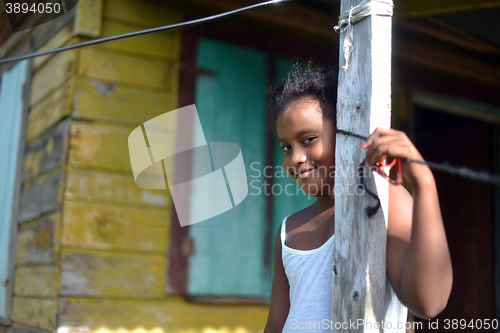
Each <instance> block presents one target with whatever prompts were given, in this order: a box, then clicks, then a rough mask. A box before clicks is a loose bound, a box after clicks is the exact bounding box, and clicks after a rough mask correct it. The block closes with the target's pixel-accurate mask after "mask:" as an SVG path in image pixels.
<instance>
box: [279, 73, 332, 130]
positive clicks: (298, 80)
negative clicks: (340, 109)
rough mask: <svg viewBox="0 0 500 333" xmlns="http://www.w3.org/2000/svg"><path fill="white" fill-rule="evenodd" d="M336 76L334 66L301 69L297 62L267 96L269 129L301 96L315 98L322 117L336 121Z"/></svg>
mask: <svg viewBox="0 0 500 333" xmlns="http://www.w3.org/2000/svg"><path fill="white" fill-rule="evenodd" d="M337 77H338V69H337V68H335V67H318V68H311V66H310V64H309V66H308V67H307V68H306V69H305V70H303V69H301V68H300V66H299V65H298V64H295V65H294V69H293V70H292V71H291V72H290V73H289V74H288V77H287V78H286V79H285V80H284V82H283V84H282V85H280V86H278V87H276V88H274V89H273V90H272V91H271V93H270V96H269V110H270V119H271V123H270V124H269V125H270V130H271V131H273V132H274V131H275V130H276V119H277V118H278V116H279V115H280V114H281V113H282V112H283V111H285V110H286V108H287V107H288V106H289V105H290V104H291V103H293V102H295V101H297V100H299V99H300V98H303V97H310V98H314V99H317V100H318V101H319V102H320V106H321V109H322V111H323V117H325V118H329V119H332V120H333V121H336V111H337V107H336V104H337Z"/></svg>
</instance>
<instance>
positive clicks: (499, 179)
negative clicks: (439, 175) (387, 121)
mask: <svg viewBox="0 0 500 333" xmlns="http://www.w3.org/2000/svg"><path fill="white" fill-rule="evenodd" d="M336 132H337V133H340V134H344V135H348V136H353V137H356V138H360V139H363V140H366V139H368V137H367V136H363V135H360V134H356V133H353V132H350V131H345V130H341V129H338V128H337V129H336ZM401 161H402V162H411V163H419V164H425V165H427V166H428V167H429V168H431V169H434V170H439V171H442V172H446V173H449V174H452V175H457V176H460V177H463V178H469V179H471V180H476V181H480V182H483V183H487V184H490V185H496V186H500V176H497V175H490V174H488V173H486V172H484V171H474V170H471V169H469V168H466V167H456V166H452V165H450V164H449V163H436V162H430V161H420V160H414V159H411V158H403V159H402V160H401Z"/></svg>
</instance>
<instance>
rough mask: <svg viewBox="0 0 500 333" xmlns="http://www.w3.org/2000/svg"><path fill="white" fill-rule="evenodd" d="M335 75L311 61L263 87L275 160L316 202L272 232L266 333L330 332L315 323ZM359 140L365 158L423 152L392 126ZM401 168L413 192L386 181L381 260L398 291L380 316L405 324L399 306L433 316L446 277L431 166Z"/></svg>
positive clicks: (328, 219)
mask: <svg viewBox="0 0 500 333" xmlns="http://www.w3.org/2000/svg"><path fill="white" fill-rule="evenodd" d="M336 81H337V78H336V71H334V70H333V69H331V68H319V69H314V70H309V71H306V72H305V73H295V74H291V75H290V76H289V77H288V79H287V80H286V81H285V83H284V84H283V85H282V86H281V87H279V88H277V89H276V90H275V91H274V92H273V93H272V94H271V100H270V107H271V110H272V113H273V118H274V120H275V126H276V131H277V135H278V140H279V144H280V146H281V149H282V150H283V166H284V167H285V169H287V171H288V173H289V174H290V175H291V176H292V177H293V178H294V179H295V181H296V182H297V183H298V184H299V185H300V186H301V188H302V189H303V190H304V191H305V192H306V193H308V194H309V195H312V196H314V197H316V198H317V201H316V202H315V203H314V204H313V205H311V206H309V207H308V208H306V209H304V210H302V211H299V212H297V213H295V214H292V215H290V216H288V217H286V218H285V220H284V221H283V223H282V226H281V228H280V229H279V230H278V233H277V234H276V240H275V250H274V278H273V284H272V292H271V306H270V310H269V318H268V321H267V324H266V328H265V330H264V332H265V333H279V332H329V326H325V325H321V327H318V326H317V325H314V323H316V324H317V323H325V322H328V323H329V322H330V320H329V318H330V300H331V296H330V288H331V286H330V284H331V272H330V269H331V268H330V266H331V261H332V254H333V244H334V233H335V225H334V216H333V215H334V193H333V191H332V189H333V188H334V186H333V185H334V179H333V177H332V176H331V174H332V172H331V170H333V167H334V165H335V151H334V150H335V128H336V127H335V119H336V118H335V112H336V111H335V110H336V107H335V105H336V90H337V89H336V85H335V82H336ZM360 144H361V143H360ZM362 147H363V148H364V149H366V160H365V162H366V163H367V164H369V165H374V164H375V163H376V162H377V161H378V160H379V159H380V158H381V157H382V155H386V156H387V158H388V160H391V159H392V158H398V159H403V158H405V157H408V158H411V159H415V160H422V159H423V158H422V156H421V155H420V153H419V152H418V150H417V149H416V148H415V146H414V145H413V143H412V142H411V141H410V140H409V139H408V137H407V136H406V135H405V134H404V133H403V132H399V131H396V130H393V129H383V128H377V129H376V130H375V131H374V132H373V133H372V134H371V135H370V137H369V138H368V139H367V140H366V141H365V142H363V143H362ZM403 174H404V176H405V177H406V179H407V180H408V182H409V183H410V184H411V186H412V188H413V198H412V196H411V195H410V194H409V193H408V192H407V191H406V189H405V188H404V187H403V186H401V185H392V184H391V185H390V188H389V213H388V226H387V260H386V262H387V275H388V277H389V281H390V284H391V286H392V288H393V290H394V292H395V294H396V295H397V298H396V297H394V299H393V301H392V302H391V304H390V305H389V308H388V310H387V315H386V318H390V319H391V320H396V321H402V322H404V323H406V319H407V318H406V308H405V306H406V307H408V309H409V310H410V311H412V312H413V313H414V314H416V315H417V316H419V317H422V318H433V317H435V316H436V315H438V314H439V313H440V312H441V311H442V310H443V309H444V308H445V306H446V304H447V302H448V298H449V296H450V292H451V288H452V279H453V278H452V267H451V259H450V254H449V250H448V244H447V241H446V235H445V231H444V227H443V221H442V218H441V212H440V208H439V200H438V195H437V190H436V184H435V181H434V177H433V175H432V172H431V171H430V169H429V168H428V167H427V166H426V165H422V164H417V163H403ZM335 218H342V216H337V217H335ZM394 292H393V293H392V294H394ZM403 304H404V305H403ZM325 319H326V320H327V321H325ZM393 331H394V332H404V328H403V329H399V330H393Z"/></svg>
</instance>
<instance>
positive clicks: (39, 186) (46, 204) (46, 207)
mask: <svg viewBox="0 0 500 333" xmlns="http://www.w3.org/2000/svg"><path fill="white" fill-rule="evenodd" d="M65 175H66V172H65V171H64V170H62V169H58V170H56V171H54V172H51V173H49V174H44V175H42V176H40V177H38V178H37V179H36V180H35V181H34V182H32V183H29V184H27V185H25V186H24V187H23V190H22V191H23V193H22V199H21V212H20V215H19V222H24V221H28V220H32V219H35V218H37V217H39V216H41V215H42V214H43V213H47V212H52V211H55V210H56V209H59V208H60V207H61V198H62V189H63V186H64V179H65Z"/></svg>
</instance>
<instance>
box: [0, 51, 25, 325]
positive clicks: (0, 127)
mask: <svg viewBox="0 0 500 333" xmlns="http://www.w3.org/2000/svg"><path fill="white" fill-rule="evenodd" d="M27 67H28V61H27V60H25V61H23V62H20V63H18V64H16V65H15V66H14V67H12V68H11V69H9V70H8V71H6V72H4V73H3V74H2V78H1V84H2V85H1V89H0V189H1V190H0V280H3V279H7V275H8V274H9V272H8V271H9V268H8V267H9V257H10V255H11V253H10V251H9V244H10V234H11V224H12V208H13V207H12V206H13V203H14V194H15V188H14V187H15V184H16V177H17V170H18V165H17V161H18V154H19V142H20V134H21V123H22V119H23V101H22V99H23V85H24V82H25V79H26V70H27ZM9 283H12V281H9ZM6 291H7V288H6V286H4V285H3V284H0V317H5V315H6V313H5V311H6V306H7V304H5V303H6V298H7V295H6Z"/></svg>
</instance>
